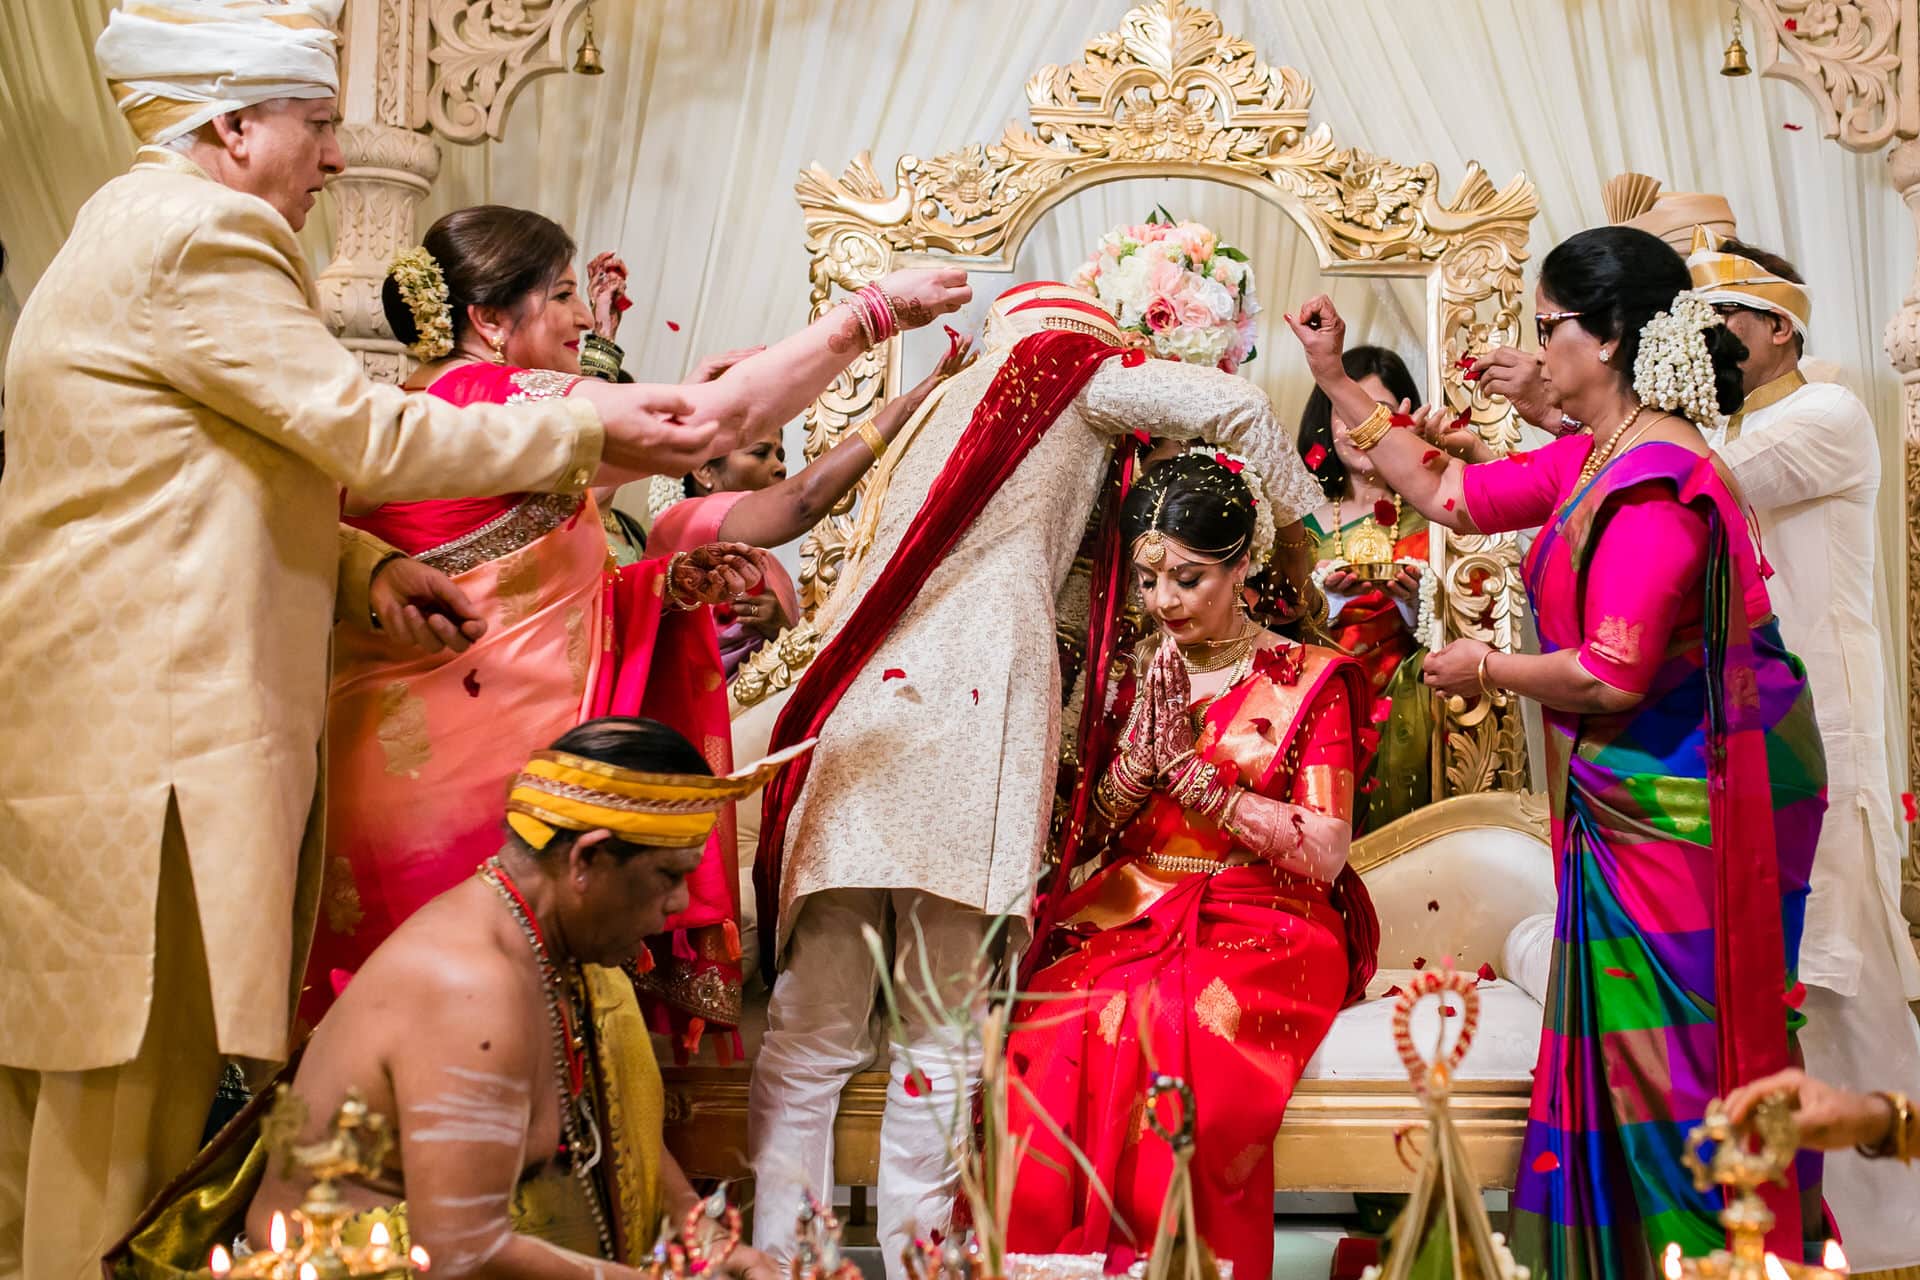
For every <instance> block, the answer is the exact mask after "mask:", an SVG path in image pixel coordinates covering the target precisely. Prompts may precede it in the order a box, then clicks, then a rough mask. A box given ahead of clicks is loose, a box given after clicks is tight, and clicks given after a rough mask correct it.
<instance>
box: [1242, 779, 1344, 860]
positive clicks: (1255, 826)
mask: <svg viewBox="0 0 1920 1280" xmlns="http://www.w3.org/2000/svg"><path fill="white" fill-rule="evenodd" d="M1221 825H1222V826H1223V827H1224V828H1225V829H1226V831H1227V833H1228V834H1229V835H1231V836H1232V837H1233V838H1234V839H1235V840H1236V841H1238V842H1239V843H1240V845H1241V846H1242V847H1243V848H1245V849H1246V850H1247V851H1248V852H1249V853H1251V854H1253V855H1254V856H1255V857H1258V858H1263V859H1265V860H1266V861H1268V862H1271V863H1273V864H1274V865H1275V866H1277V867H1279V868H1281V869H1282V870H1285V871H1291V872H1294V873H1295V874H1297V875H1303V876H1306V877H1308V878H1309V879H1312V880H1317V881H1319V882H1320V883H1322V884H1331V883H1333V881H1334V880H1335V879H1336V878H1338V877H1339V875H1340V872H1341V871H1342V870H1343V869H1345V867H1346V865H1347V849H1348V846H1349V845H1350V844H1351V843H1352V839H1353V830H1352V827H1351V826H1350V825H1349V824H1348V823H1347V822H1346V821H1345V820H1344V819H1341V818H1335V817H1332V816H1330V815H1328V814H1324V813H1318V812H1316V811H1314V810H1312V809H1308V808H1306V807H1304V806H1302V805H1297V804H1290V803H1288V802H1287V801H1285V800H1273V799H1269V798H1268V797H1266V796H1263V795H1261V794H1260V793H1259V792H1257V791H1248V790H1247V789H1245V788H1244V787H1238V786H1236V787H1234V788H1233V792H1232V797H1231V799H1230V801H1229V803H1228V805H1227V809H1226V814H1225V818H1224V820H1223V821H1222V823H1221Z"/></svg>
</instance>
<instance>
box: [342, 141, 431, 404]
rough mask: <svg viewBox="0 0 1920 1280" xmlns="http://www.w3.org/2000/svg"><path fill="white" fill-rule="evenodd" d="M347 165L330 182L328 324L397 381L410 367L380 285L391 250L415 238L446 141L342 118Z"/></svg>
mask: <svg viewBox="0 0 1920 1280" xmlns="http://www.w3.org/2000/svg"><path fill="white" fill-rule="evenodd" d="M339 132H340V148H341V150H342V151H343V152H345V153H346V160H347V168H346V172H344V173H342V174H340V175H339V176H338V177H336V178H335V179H334V180H333V181H332V182H330V183H328V184H327V193H328V195H330V196H331V197H332V198H333V205H334V217H335V230H334V243H333V261H331V262H329V263H328V264H327V269H326V270H325V271H323V272H321V274H320V280H319V285H320V305H321V313H322V314H323V315H325V317H326V320H327V324H328V326H329V327H331V328H332V329H333V331H334V332H335V333H337V334H339V335H340V340H341V341H342V342H344V343H345V344H346V345H347V346H348V347H349V348H351V349H352V350H353V351H355V352H357V353H358V354H359V356H360V359H361V361H362V362H364V363H365V364H366V366H367V371H368V372H369V373H371V374H372V375H373V376H374V377H376V378H380V379H382V380H383V381H387V382H398V381H400V380H401V379H402V378H404V377H405V376H406V374H407V370H408V369H409V368H410V367H411V358H410V357H409V356H408V355H407V354H406V348H404V347H403V346H401V345H400V343H399V342H398V341H396V340H395V339H394V336H393V332H392V330H390V329H388V328H387V322H386V318H385V316H384V315H383V314H382V312H381V310H380V284H381V281H383V280H384V279H385V278H386V274H387V264H388V263H390V262H392V261H393V255H394V254H395V253H397V252H399V251H400V250H401V249H403V248H405V247H406V246H407V245H410V244H414V243H416V242H417V240H418V238H419V236H418V232H417V230H416V227H415V222H416V216H415V215H416V214H417V212H418V210H419V207H420V202H421V201H422V200H423V199H425V198H426V195H427V192H428V191H429V190H431V189H432V187H433V180H434V177H435V176H436V175H438V174H439V172H440V148H439V147H437V146H435V145H434V142H433V140H432V139H431V138H429V137H427V136H426V135H425V134H421V133H413V132H411V131H409V130H406V129H399V128H395V127H394V126H392V125H386V124H372V123H361V124H343V125H341V126H340V131H339Z"/></svg>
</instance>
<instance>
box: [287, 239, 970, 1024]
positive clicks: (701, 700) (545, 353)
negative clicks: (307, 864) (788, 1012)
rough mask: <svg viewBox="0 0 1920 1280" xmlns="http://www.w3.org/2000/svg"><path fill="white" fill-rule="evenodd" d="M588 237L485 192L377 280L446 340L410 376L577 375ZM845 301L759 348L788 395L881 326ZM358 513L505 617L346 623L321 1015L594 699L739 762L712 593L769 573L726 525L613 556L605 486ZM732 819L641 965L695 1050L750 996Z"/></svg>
mask: <svg viewBox="0 0 1920 1280" xmlns="http://www.w3.org/2000/svg"><path fill="white" fill-rule="evenodd" d="M573 256H574V244H573V241H572V239H571V238H570V237H569V236H568V235H567V233H566V232H565V231H564V230H563V229H562V228H561V227H559V226H558V225H557V224H555V223H554V222H552V221H551V220H549V219H547V218H544V217H542V216H541V215H539V214H537V213H532V212H530V211H527V210H521V209H509V208H505V207H501V206H481V207H477V208H471V209H463V210H459V211H456V212H454V213H451V214H448V215H447V216H446V217H444V218H442V219H440V220H439V221H438V222H437V223H435V224H434V226H433V227H432V228H431V229H430V230H429V231H428V233H427V236H426V239H425V245H424V249H423V250H422V251H416V253H415V254H414V255H409V257H411V262H410V263H408V262H407V261H406V259H405V258H403V260H402V263H401V264H400V265H399V266H397V268H396V271H395V273H394V274H393V275H390V276H389V278H388V280H387V283H386V287H385V291H384V294H383V302H384V303H385V304H386V312H387V319H388V322H389V323H390V324H391V325H392V326H393V329H394V332H395V333H396V334H398V335H400V336H401V337H402V338H403V339H404V340H406V341H408V342H409V343H410V344H411V345H412V346H413V347H414V349H415V350H416V353H417V354H420V355H421V356H423V358H426V359H427V360H428V361H429V362H428V363H426V364H423V365H422V366H421V367H420V368H419V369H418V370H416V371H415V373H414V375H413V376H412V378H411V379H410V380H409V382H408V386H410V387H412V388H415V389H418V390H421V391H424V392H426V393H427V394H430V395H436V396H439V397H441V398H442V399H446V400H451V401H454V402H455V403H461V404H465V403H471V402H473V401H477V400H490V401H495V402H506V403H512V402H515V401H520V400H529V399H544V398H548V397H553V396H564V395H567V394H568V393H569V392H570V391H571V390H572V389H573V387H574V386H575V385H576V384H578V383H579V382H580V381H581V380H582V379H581V376H580V362H579V341H580V335H581V332H582V330H583V329H585V328H586V327H587V326H588V325H590V324H591V322H592V317H591V314H590V313H589V312H588V310H587V308H586V306H585V304H584V303H583V302H582V301H581V300H580V296H579V290H578V286H577V283H576V280H575V275H574V269H573V267H572V265H571V263H572V259H573ZM932 274H933V273H927V272H916V273H913V275H912V277H911V278H903V279H895V278H890V279H889V281H887V282H883V283H884V284H886V285H888V286H889V287H890V288H894V289H895V290H897V291H898V292H900V293H901V294H902V295H903V297H902V305H901V308H900V309H902V310H906V309H907V308H908V306H909V301H910V303H911V304H912V305H917V306H919V307H920V314H921V315H922V316H924V319H931V318H932V313H933V312H934V310H935V308H936V307H938V306H939V305H940V300H939V299H937V298H933V299H927V298H923V297H921V293H922V292H925V290H924V288H923V286H925V285H927V284H928V283H929V279H928V277H930V276H931V275H932ZM409 275H411V276H412V277H413V278H412V279H407V280H403V279H402V277H405V276H409ZM422 275H425V276H427V277H429V278H430V282H429V283H428V284H427V286H426V287H425V288H422V287H421V281H420V279H419V278H418V277H420V276H422ZM433 277H437V280H432V279H431V278H433ZM435 283H438V284H440V285H441V286H442V287H441V288H440V290H439V291H438V294H437V301H436V290H435V288H434V287H433V286H434V284H435ZM903 286H904V287H903ZM916 289H919V290H920V292H914V290H916ZM844 311H845V309H844V308H838V309H836V310H835V311H834V312H832V313H829V315H828V316H827V317H823V318H822V319H821V320H819V321H816V322H815V325H814V326H813V329H810V330H808V331H804V332H803V333H802V334H800V335H798V336H797V337H795V338H789V339H787V340H786V341H785V342H783V343H780V344H778V345H776V346H775V347H773V348H771V349H769V350H767V351H765V352H762V353H760V354H759V355H758V356H757V357H756V363H760V362H767V363H766V364H765V365H763V367H762V368H761V369H760V370H758V371H756V375H755V376H757V377H760V378H762V379H764V378H765V377H766V376H767V375H768V373H769V371H771V373H772V374H773V376H774V377H775V378H776V380H784V381H786V382H791V383H792V384H793V385H791V386H789V387H787V388H786V392H785V394H786V395H787V397H788V398H789V399H791V398H794V397H799V398H801V402H802V403H804V402H805V399H806V398H810V397H811V395H812V394H814V393H816V392H817V391H819V390H821V389H822V388H823V387H824V385H825V383H826V382H827V381H829V380H830V379H831V377H832V376H833V375H834V374H835V373H837V372H838V371H839V368H840V367H843V366H844V365H845V364H846V363H848V362H850V361H851V360H852V359H853V357H854V355H855V354H856V353H857V352H858V351H859V350H860V349H861V347H862V346H863V345H864V344H863V343H861V342H860V341H859V340H858V338H859V335H860V334H861V333H862V332H864V330H862V329H860V328H857V327H856V328H855V329H854V330H853V331H852V334H853V339H852V340H849V338H848V334H847V333H846V332H845V331H844V330H843V327H842V326H843V325H844V322H845V321H846V320H847V316H846V315H845V314H844ZM924 319H923V320H922V322H924ZM823 326H824V328H823ZM814 330H819V331H820V332H814ZM436 333H437V334H438V335H439V338H440V341H439V342H438V343H437V344H435V343H434V341H433V339H434V336H435V334H436ZM802 345H804V346H805V348H806V349H808V350H809V351H811V350H812V349H814V348H820V349H823V350H830V351H831V352H832V353H834V355H833V361H832V362H830V363H832V364H833V367H832V369H831V370H830V371H829V372H826V373H824V374H823V373H820V372H819V370H818V369H816V368H812V367H811V366H809V367H808V369H807V373H806V374H805V375H804V376H798V377H796V376H794V371H795V370H796V368H797V367H798V365H797V361H796V359H795V351H796V349H798V348H800V347H801V346H802ZM783 374H784V375H786V376H785V377H784V379H782V375H783ZM726 376H732V371H730V372H729V374H728V375H726ZM809 379H811V380H809ZM815 381H817V382H818V384H819V385H814V383H815ZM345 511H346V514H345V516H344V519H346V521H347V522H348V523H351V524H353V525H356V526H357V527H359V528H361V529H364V530H366V531H368V532H370V533H372V534H374V535H375V536H377V537H379V538H381V539H383V540H385V541H386V542H388V543H390V544H392V545H393V546H394V547H396V548H398V549H399V550H400V551H403V552H405V553H407V554H408V555H412V556H414V557H416V558H418V559H420V560H422V561H424V562H426V563H428V564H430V565H432V566H434V567H435V568H438V569H440V570H442V571H443V572H445V573H447V574H448V575H449V576H450V577H452V578H453V580H454V582H455V583H456V585H458V586H459V587H460V589H461V590H462V591H463V592H464V593H465V594H466V595H467V597H468V598H469V599H470V601H471V602H472V603H473V604H474V605H475V606H477V607H478V609H479V610H480V613H481V616H484V617H486V618H488V619H489V620H490V626H489V629H488V630H487V632H486V634H485V635H484V636H483V637H482V638H481V639H480V640H479V641H478V642H477V643H476V644H475V645H474V646H473V647H472V648H470V649H468V650H466V651H465V652H463V653H440V654H434V655H431V656H426V657H423V656H421V655H419V654H418V653H417V652H415V651H413V650H410V649H406V648H404V647H402V646H400V645H398V644H396V643H394V642H393V640H391V639H390V638H388V637H385V636H383V635H381V634H380V633H377V632H368V631H366V630H364V629H362V628H356V627H346V626H343V627H341V628H339V630H338V633H337V635H336V637H335V642H334V646H335V647H334V682H333V689H332V695H331V700H330V703H329V708H328V727H327V744H328V746H327V750H328V760H327V768H328V776H327V811H328V829H327V855H326V857H327V865H326V878H325V882H324V888H323V890H322V893H323V900H322V903H321V909H320V919H319V925H318V928H317V930H316V936H315V939H314V946H313V952H312V955H311V958H310V959H309V962H308V967H307V983H306V991H305V993H304V994H303V997H302V1001H301V1017H302V1020H303V1022H305V1023H306V1024H307V1025H309V1026H311V1025H313V1024H314V1023H317V1021H318V1020H319V1017H320V1015H321V1014H322V1013H324V1012H325V1010H326V1007H327V1006H328V1005H329V1004H330V1003H331V1002H332V999H333V997H334V995H335V991H336V987H337V986H339V985H340V984H342V983H344V981H346V979H347V978H348V977H350V976H351V974H352V973H353V971H354V970H356V969H357V968H358V967H359V966H360V964H361V962H362V961H364V960H365V958H366V957H367V956H368V955H370V954H371V953H372V951H373V949H374V948H375V947H377V946H378V945H379V944H380V943H381V941H383V940H384V939H385V938H386V937H387V935H388V934H390V933H391V932H392V931H393V929H394V928H395V927H396V926H397V925H398V924H399V923H400V922H401V921H403V920H405V919H406V918H407V917H408V916H409V915H411V914H412V913H413V912H414V911H415V910H416V909H418V908H419V907H421V906H422V905H424V904H425V903H426V902H428V901H430V900H431V899H432V898H434V897H435V896H437V895H438V894H440V893H441V892H443V891H445V890H446V889H449V888H451V887H452V886H453V885H455V884H458V883H460V881H461V880H463V879H464V878H465V877H467V876H470V875H471V874H473V869H474V868H475V867H477V866H479V865H480V863H481V862H482V861H484V860H485V859H486V858H487V857H488V856H489V855H491V854H492V853H493V852H494V850H495V849H496V848H497V847H498V844H499V823H500V816H501V813H502V806H503V805H504V804H505V801H506V785H507V782H508V781H509V780H510V779H511V778H512V776H513V774H514V772H515V770H516V769H517V768H518V767H519V763H520V761H521V760H522V759H523V758H524V757H525V756H526V754H527V753H528V751H530V750H532V749H533V748H535V747H537V746H538V745H540V744H542V743H545V742H548V741H551V740H552V739H553V738H554V737H556V736H558V735H559V734H560V733H562V732H564V731H565V730H566V729H567V728H569V727H571V726H572V725H575V724H578V723H580V722H581V721H582V720H585V719H589V718H592V717H595V716H604V715H642V716H646V717H648V718H650V719H655V720H659V721H661V722H662V723H665V724H667V725H669V726H670V727H672V728H674V729H675V730H677V731H678V732H680V733H681V734H683V735H684V736H685V737H687V739H688V740H689V741H691V742H693V743H694V744H696V746H698V747H699V748H700V750H701V752H702V754H703V755H704V756H705V757H706V758H707V761H708V763H709V764H710V765H711V766H712V768H713V769H714V771H715V772H716V773H725V772H726V771H727V769H728V768H729V767H730V763H731V754H732V752H731V745H730V738H729V731H728V720H727V702H726V688H725V684H724V681H723V679H722V676H721V670H720V658H719V653H718V650H717V648H716V646H715V641H714V629H713V622H712V618H711V615H710V612H709V611H708V610H707V609H706V608H704V607H702V606H705V605H710V604H713V603H716V602H719V601H722V600H727V599H731V598H733V597H735V596H738V595H740V594H742V593H743V592H744V591H745V589H746V588H747V586H748V585H749V584H750V583H751V582H753V581H754V580H756V579H758V578H760V577H762V576H763V575H764V574H765V573H766V572H767V565H766V558H765V553H764V552H761V551H758V550H755V549H752V548H748V547H745V546H739V545H734V544H723V543H715V544H710V545H708V546H706V547H701V548H694V549H691V550H684V551H681V552H679V553H677V554H674V555H672V556H658V557H655V558H653V559H649V560H643V561H640V562H639V563H636V564H632V565H628V566H626V567H624V568H619V567H616V566H615V565H614V564H613V563H612V562H611V560H610V557H609V554H608V547H607V538H606V533H605V531H604V529H603V527H602V525H601V522H600V518H599V512H598V511H597V509H596V508H595V506H594V501H593V499H592V497H591V496H587V497H585V498H582V497H579V496H572V497H552V496H544V495H526V494H507V495H504V496H500V497H490V498H470V499H450V500H439V501H429V502H413V503H388V504H385V505H384V506H375V507H367V506H363V505H362V504H359V503H357V502H356V501H355V499H354V496H353V495H352V494H348V495H346V499H345ZM655 677H657V678H655ZM731 826H732V818H731V815H730V814H729V815H728V816H727V817H726V818H725V819H723V821H722V823H721V827H722V830H721V831H719V832H718V834H717V835H716V837H715V839H714V841H713V842H712V843H710V845H709V847H708V854H709V856H708V858H707V860H706V862H705V863H703V865H702V866H701V869H700V870H699V871H698V872H697V873H696V874H695V875H694V876H693V877H692V878H691V879H690V880H689V890H690V895H691V905H690V906H689V907H688V908H687V910H686V911H684V912H681V913H680V914H678V915H676V916H675V917H674V918H673V920H672V921H670V922H669V934H668V935H667V936H666V937H663V938H662V939H659V940H656V942H655V944H654V946H653V948H652V952H651V962H652V967H651V969H650V970H648V963H649V958H648V957H642V958H641V960H640V964H639V965H638V966H637V967H638V968H640V969H641V970H644V971H645V972H643V973H642V974H641V975H640V977H639V987H640V991H641V996H642V998H643V1000H644V1001H646V1002H647V1003H648V1005H649V1010H648V1011H649V1015H650V1020H651V1021H652V1022H653V1023H654V1025H655V1027H656V1029H658V1030H661V1031H671V1033H672V1034H673V1035H674V1036H675V1041H676V1044H677V1045H680V1046H682V1047H685V1048H689V1049H690V1048H691V1047H692V1046H694V1045H697V1043H698V1042H699V1039H700V1037H701V1035H702V1033H703V1032H704V1030H705V1029H706V1028H707V1027H709V1026H713V1027H715V1028H728V1029H730V1028H732V1027H733V1026H735V1025H737V1022H738V1017H739V1001H740V985H739V984H740V971H739V943H738V933H737V930H736V926H735V920H736V918H737V903H736V901H735V894H736V892H737V890H736V888H735V886H736V885H737V883H738V878H737V876H736V874H735V873H734V867H733V862H734V858H733V854H734V843H735V840H734V836H733V832H732V830H731ZM722 1043H723V1045H725V1044H726V1043H727V1041H723V1042H722ZM723 1056H724V1055H723Z"/></svg>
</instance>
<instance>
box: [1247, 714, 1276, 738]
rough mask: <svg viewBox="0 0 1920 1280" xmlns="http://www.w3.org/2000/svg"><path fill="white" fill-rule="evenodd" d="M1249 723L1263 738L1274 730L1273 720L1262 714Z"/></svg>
mask: <svg viewBox="0 0 1920 1280" xmlns="http://www.w3.org/2000/svg"><path fill="white" fill-rule="evenodd" d="M1248 723H1249V724H1251V725H1252V726H1253V731H1254V732H1255V733H1257V734H1259V735H1260V736H1261V737H1263V738H1264V737H1266V736H1267V735H1268V734H1269V733H1272V732H1273V721H1271V720H1268V719H1266V718H1264V717H1262V716H1255V717H1254V718H1253V719H1252V720H1250V721H1248Z"/></svg>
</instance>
